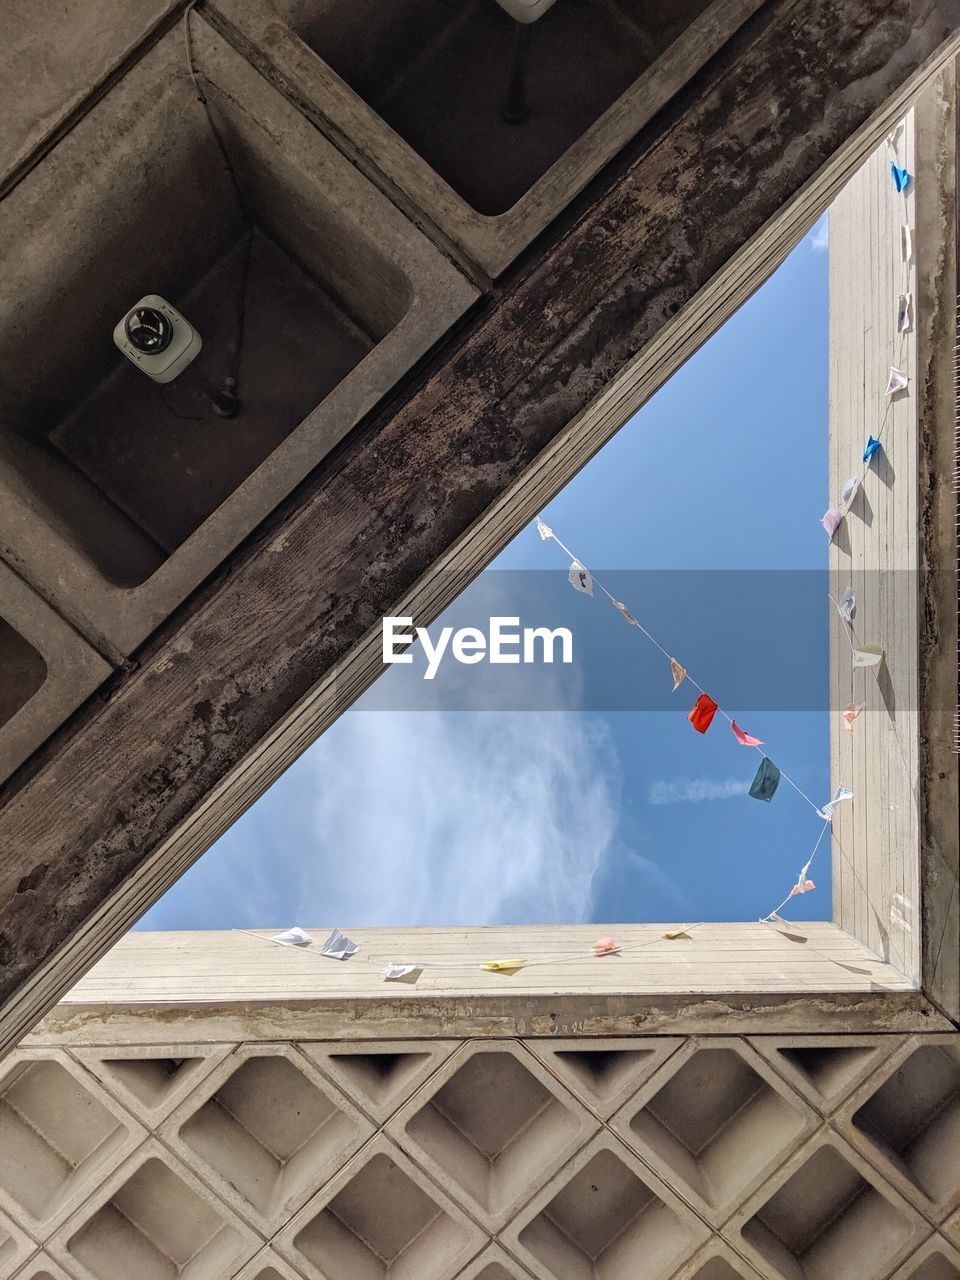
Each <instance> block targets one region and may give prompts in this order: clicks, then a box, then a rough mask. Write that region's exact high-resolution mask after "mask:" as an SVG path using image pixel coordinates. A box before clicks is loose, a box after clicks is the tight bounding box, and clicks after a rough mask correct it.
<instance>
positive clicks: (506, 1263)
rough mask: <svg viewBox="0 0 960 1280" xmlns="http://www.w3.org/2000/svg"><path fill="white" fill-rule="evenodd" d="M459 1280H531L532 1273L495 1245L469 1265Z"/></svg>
mask: <svg viewBox="0 0 960 1280" xmlns="http://www.w3.org/2000/svg"><path fill="white" fill-rule="evenodd" d="M457 1280H530V1272H529V1271H528V1270H527V1268H526V1267H524V1266H521V1265H520V1263H519V1262H518V1261H517V1260H516V1258H511V1257H510V1255H509V1254H508V1253H507V1252H506V1250H505V1249H502V1248H501V1247H500V1245H498V1244H495V1243H494V1244H491V1245H490V1246H489V1248H487V1249H484V1251H483V1253H481V1254H480V1256H479V1258H474V1260H473V1261H472V1262H469V1263H467V1265H466V1267H465V1268H464V1269H463V1271H461V1272H460V1273H459V1275H458V1276H457Z"/></svg>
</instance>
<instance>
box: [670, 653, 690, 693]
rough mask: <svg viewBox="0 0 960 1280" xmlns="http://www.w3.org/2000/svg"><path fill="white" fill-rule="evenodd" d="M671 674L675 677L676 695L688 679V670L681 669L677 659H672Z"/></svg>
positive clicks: (674, 689) (674, 690)
mask: <svg viewBox="0 0 960 1280" xmlns="http://www.w3.org/2000/svg"><path fill="white" fill-rule="evenodd" d="M670 674H671V675H672V676H673V692H674V693H676V692H677V690H678V689H679V688H680V686H681V685H682V684H683V682H684V680H686V678H687V669H686V667H681V665H680V663H679V662H678V661H677V660H676V658H671V659H670Z"/></svg>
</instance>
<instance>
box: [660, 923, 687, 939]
mask: <svg viewBox="0 0 960 1280" xmlns="http://www.w3.org/2000/svg"><path fill="white" fill-rule="evenodd" d="M689 932H690V926H689V925H687V927H686V929H669V930H668V931H667V932H666V933H665V934H664V935H663V936H664V937H665V938H685V937H686V936H687V934H688V933H689Z"/></svg>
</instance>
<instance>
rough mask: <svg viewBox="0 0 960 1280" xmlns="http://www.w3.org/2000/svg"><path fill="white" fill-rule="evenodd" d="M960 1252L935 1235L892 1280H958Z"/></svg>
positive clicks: (911, 1257) (910, 1258) (941, 1237)
mask: <svg viewBox="0 0 960 1280" xmlns="http://www.w3.org/2000/svg"><path fill="white" fill-rule="evenodd" d="M957 1276H960V1250H957V1249H955V1248H954V1247H953V1245H952V1244H950V1243H949V1241H947V1240H945V1239H944V1238H943V1236H939V1235H933V1236H931V1237H930V1239H929V1240H926V1241H925V1242H924V1243H923V1244H922V1245H921V1246H920V1248H919V1249H917V1251H916V1252H915V1253H914V1254H912V1255H911V1256H910V1257H909V1258H908V1259H907V1261H906V1262H905V1263H904V1264H903V1266H902V1267H901V1268H900V1269H899V1271H897V1273H896V1274H895V1275H894V1276H893V1277H891V1280H957Z"/></svg>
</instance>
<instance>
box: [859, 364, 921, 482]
mask: <svg viewBox="0 0 960 1280" xmlns="http://www.w3.org/2000/svg"><path fill="white" fill-rule="evenodd" d="M909 381H910V378H909V376H908V375H907V374H905V373H904V372H903V370H902V369H895V368H894V367H893V365H891V366H890V376H889V378H888V379H887V389H886V391H884V393H883V394H884V395H885V396H894V395H896V394H897V392H898V391H906V389H907V384H908V383H909ZM864 462H866V458H864Z"/></svg>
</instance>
